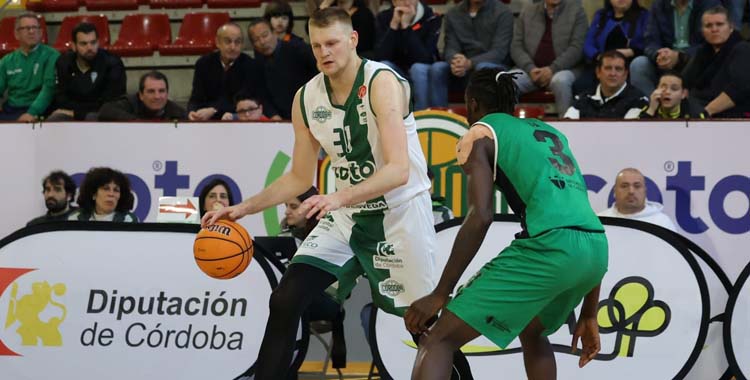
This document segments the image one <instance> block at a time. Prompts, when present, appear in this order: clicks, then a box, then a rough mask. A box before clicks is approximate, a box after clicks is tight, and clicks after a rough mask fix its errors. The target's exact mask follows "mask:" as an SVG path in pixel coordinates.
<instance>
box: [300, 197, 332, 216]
mask: <svg viewBox="0 0 750 380" xmlns="http://www.w3.org/2000/svg"><path fill="white" fill-rule="evenodd" d="M341 206H342V202H341V201H340V200H339V195H338V193H332V194H326V195H313V196H312V197H310V198H307V199H305V201H304V202H302V204H301V205H300V206H299V208H298V210H299V211H298V212H300V213H304V214H305V219H310V218H312V217H316V219H318V220H320V219H322V218H323V217H324V216H326V214H328V212H329V211H333V210H338V209H339V208H341Z"/></svg>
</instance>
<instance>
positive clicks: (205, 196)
mask: <svg viewBox="0 0 750 380" xmlns="http://www.w3.org/2000/svg"><path fill="white" fill-rule="evenodd" d="M233 204H234V197H233V196H232V190H230V189H229V185H228V184H227V183H226V182H225V181H224V180H223V179H220V178H217V179H214V180H213V181H211V182H209V183H207V184H206V186H204V187H203V190H201V193H200V195H199V196H198V208H199V210H200V213H201V217H202V216H203V215H205V214H206V212H208V211H216V210H221V209H222V208H224V207H229V206H231V205H233Z"/></svg>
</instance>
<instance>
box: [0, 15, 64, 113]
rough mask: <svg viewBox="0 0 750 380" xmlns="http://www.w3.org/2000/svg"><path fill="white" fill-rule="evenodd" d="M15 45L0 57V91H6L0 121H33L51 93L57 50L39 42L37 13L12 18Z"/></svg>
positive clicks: (47, 102)
mask: <svg viewBox="0 0 750 380" xmlns="http://www.w3.org/2000/svg"><path fill="white" fill-rule="evenodd" d="M15 35H16V39H17V40H18V42H19V45H20V46H19V48H18V49H16V51H14V52H12V53H10V54H8V55H6V56H5V57H3V58H2V59H0V93H3V94H4V93H5V91H6V90H7V91H8V96H7V100H6V101H5V103H4V104H3V105H2V110H0V120H17V121H21V122H33V121H36V120H38V119H39V117H40V116H43V115H44V114H45V112H46V111H47V107H49V105H50V103H51V102H52V98H53V97H54V95H55V63H56V62H57V57H59V56H60V53H58V52H57V50H55V49H53V48H51V47H49V46H47V45H45V44H42V43H41V40H42V30H41V25H40V23H39V19H38V18H37V15H35V14H34V13H23V14H21V15H19V16H18V17H17V18H16V32H15Z"/></svg>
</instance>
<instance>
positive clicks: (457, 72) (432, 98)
mask: <svg viewBox="0 0 750 380" xmlns="http://www.w3.org/2000/svg"><path fill="white" fill-rule="evenodd" d="M512 38H513V12H511V10H510V8H508V6H507V5H505V4H504V3H502V2H500V1H495V0H463V1H461V2H460V3H459V4H457V5H456V6H454V7H453V8H451V9H450V10H449V11H448V13H446V14H445V51H444V59H445V61H443V62H435V63H434V64H433V65H432V66H430V72H429V78H430V80H429V82H430V84H431V86H430V88H429V89H428V91H429V92H428V93H427V94H420V93H417V92H415V93H414V98H415V99H420V98H424V99H428V101H427V104H428V106H431V107H446V106H448V87H449V83H450V84H452V86H451V87H453V88H456V89H460V90H463V88H464V87H465V86H466V82H467V79H468V77H469V76H468V74H470V73H471V72H472V71H473V70H479V69H482V68H492V67H495V68H501V69H506V68H508V67H509V65H510V53H509V52H510V43H511V40H512ZM414 90H415V91H416V90H418V88H415V89H414Z"/></svg>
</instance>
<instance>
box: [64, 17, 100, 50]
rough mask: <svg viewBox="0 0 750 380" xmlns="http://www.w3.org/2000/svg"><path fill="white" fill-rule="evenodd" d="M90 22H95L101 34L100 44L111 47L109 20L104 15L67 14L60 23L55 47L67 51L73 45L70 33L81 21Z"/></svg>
mask: <svg viewBox="0 0 750 380" xmlns="http://www.w3.org/2000/svg"><path fill="white" fill-rule="evenodd" d="M82 22H88V23H91V24H94V27H96V31H97V33H98V34H99V46H101V47H103V48H109V20H107V16H104V15H84V16H66V17H65V18H63V20H62V23H61V24H60V31H59V32H58V33H57V40H56V41H55V44H54V45H53V47H54V48H55V49H57V50H58V51H60V52H65V51H67V50H68V49H70V48H71V46H72V43H73V42H72V41H71V40H70V34H71V33H72V32H73V28H75V27H76V25H78V24H79V23H82Z"/></svg>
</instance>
